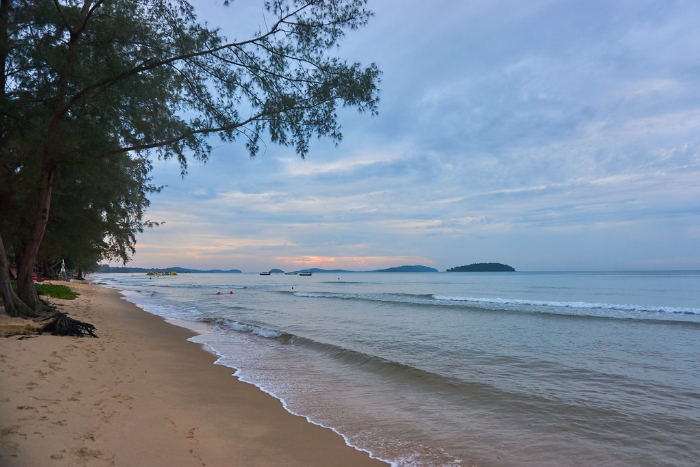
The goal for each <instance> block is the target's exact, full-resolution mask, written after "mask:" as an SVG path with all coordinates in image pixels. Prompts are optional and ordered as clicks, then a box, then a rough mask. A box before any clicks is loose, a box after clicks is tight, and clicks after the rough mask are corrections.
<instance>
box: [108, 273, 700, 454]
mask: <svg viewBox="0 0 700 467" xmlns="http://www.w3.org/2000/svg"><path fill="white" fill-rule="evenodd" d="M96 277H97V281H98V283H101V284H104V285H106V286H109V287H114V288H117V289H120V290H122V291H123V293H124V295H125V298H126V299H127V300H129V301H131V302H134V303H136V304H137V305H139V306H140V307H142V308H143V309H144V310H146V311H148V312H150V313H154V314H157V315H160V316H163V317H166V318H170V319H174V320H177V323H178V324H180V325H183V326H186V327H190V328H191V329H194V330H196V331H198V332H200V335H198V336H197V337H195V338H193V339H192V340H194V341H195V342H199V343H202V344H205V345H207V346H209V348H211V349H212V351H214V352H215V353H216V354H218V355H219V357H220V358H219V361H218V363H219V364H222V365H227V366H229V367H231V368H233V369H235V375H236V376H237V377H238V378H240V379H241V380H242V381H245V382H248V383H251V384H255V385H256V386H258V387H259V388H261V389H262V390H263V391H265V392H267V393H269V394H271V395H273V396H274V397H277V398H279V399H281V400H282V401H283V403H284V405H285V407H286V408H287V410H289V411H290V412H293V413H295V414H299V415H302V416H305V417H306V418H307V419H308V420H309V421H311V422H313V423H317V424H320V425H323V426H326V427H329V428H332V429H333V430H335V431H337V432H338V433H340V434H341V435H342V436H343V437H344V438H345V440H346V442H347V443H348V444H349V445H351V446H354V447H356V448H357V449H361V450H365V451H368V452H370V453H371V455H372V456H373V457H376V458H379V459H383V460H385V461H387V462H389V463H391V464H392V465H395V466H443V465H471V464H476V465H480V466H591V465H600V466H693V467H697V466H700V272H697V271H696V272H693V271H690V272H619V273H615V272H603V273H557V272H552V273H535V272H532V273H527V272H518V273H342V274H337V273H336V274H331V273H326V274H314V275H313V276H312V277H300V276H286V275H271V276H260V275H257V274H181V275H179V276H174V277H154V278H152V279H151V278H149V277H148V276H146V275H131V274H101V275H96ZM217 292H220V293H221V294H220V295H217ZM230 292H233V294H230ZM232 373H233V371H232Z"/></svg>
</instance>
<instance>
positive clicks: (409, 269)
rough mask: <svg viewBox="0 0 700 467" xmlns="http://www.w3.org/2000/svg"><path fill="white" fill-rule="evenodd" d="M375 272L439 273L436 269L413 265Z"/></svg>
mask: <svg viewBox="0 0 700 467" xmlns="http://www.w3.org/2000/svg"><path fill="white" fill-rule="evenodd" d="M374 272H438V270H437V269H435V268H429V267H428V266H421V265H413V266H396V267H393V268H387V269H377V270H376V271H374Z"/></svg>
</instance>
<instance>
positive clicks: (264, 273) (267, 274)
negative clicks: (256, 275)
mask: <svg viewBox="0 0 700 467" xmlns="http://www.w3.org/2000/svg"><path fill="white" fill-rule="evenodd" d="M260 275H261V276H269V275H270V273H269V271H268V272H261V273H260Z"/></svg>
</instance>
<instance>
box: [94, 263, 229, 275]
mask: <svg viewBox="0 0 700 467" xmlns="http://www.w3.org/2000/svg"><path fill="white" fill-rule="evenodd" d="M149 271H152V272H157V273H159V274H160V273H167V272H171V271H175V272H176V273H178V274H182V273H189V274H203V273H208V274H216V273H220V274H231V273H236V274H240V273H241V270H240V269H229V270H227V271H223V270H221V269H207V270H206V271H202V270H199V269H187V268H181V267H177V266H176V267H174V268H150V269H149V268H126V267H112V266H109V265H108V264H100V265H99V266H98V267H97V270H96V271H95V272H102V273H115V272H117V273H136V272H143V273H146V272H149Z"/></svg>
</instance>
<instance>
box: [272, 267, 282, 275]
mask: <svg viewBox="0 0 700 467" xmlns="http://www.w3.org/2000/svg"><path fill="white" fill-rule="evenodd" d="M270 274H284V271H283V270H281V269H276V268H275V269H270Z"/></svg>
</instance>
